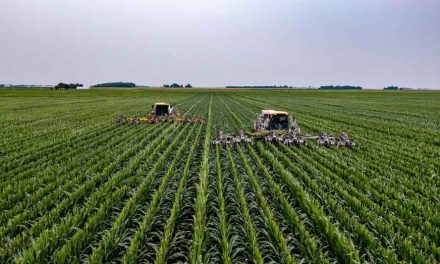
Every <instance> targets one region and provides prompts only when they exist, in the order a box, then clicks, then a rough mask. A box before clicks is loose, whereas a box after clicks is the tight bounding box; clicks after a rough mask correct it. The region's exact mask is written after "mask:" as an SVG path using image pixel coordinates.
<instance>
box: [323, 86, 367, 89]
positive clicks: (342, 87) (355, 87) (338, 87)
mask: <svg viewBox="0 0 440 264" xmlns="http://www.w3.org/2000/svg"><path fill="white" fill-rule="evenodd" d="M319 89H320V90H362V87H360V86H351V85H336V86H333V85H327V86H321V87H319Z"/></svg>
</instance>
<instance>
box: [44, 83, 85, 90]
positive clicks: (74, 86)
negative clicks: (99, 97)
mask: <svg viewBox="0 0 440 264" xmlns="http://www.w3.org/2000/svg"><path fill="white" fill-rule="evenodd" d="M83 86H84V85H82V84H80V83H69V84H67V83H62V82H61V83H59V84H57V85H56V86H54V87H53V89H55V90H70V89H72V90H75V89H78V87H83ZM51 90H52V88H51Z"/></svg>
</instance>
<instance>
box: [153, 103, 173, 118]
mask: <svg viewBox="0 0 440 264" xmlns="http://www.w3.org/2000/svg"><path fill="white" fill-rule="evenodd" d="M151 108H152V109H153V111H152V112H151V115H152V116H167V115H173V114H175V112H174V108H173V106H172V105H171V104H169V103H164V102H161V103H155V104H153V105H152V106H151ZM176 114H177V115H180V114H179V113H176Z"/></svg>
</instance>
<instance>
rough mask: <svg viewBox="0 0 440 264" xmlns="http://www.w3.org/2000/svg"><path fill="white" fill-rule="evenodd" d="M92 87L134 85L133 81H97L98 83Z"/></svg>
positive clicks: (124, 86) (128, 86) (129, 86)
mask: <svg viewBox="0 0 440 264" xmlns="http://www.w3.org/2000/svg"><path fill="white" fill-rule="evenodd" d="M92 87H97V88H99V87H109V88H111V87H113V88H118V87H119V88H134V87H136V84H135V83H132V82H109V83H99V84H95V85H93V86H92Z"/></svg>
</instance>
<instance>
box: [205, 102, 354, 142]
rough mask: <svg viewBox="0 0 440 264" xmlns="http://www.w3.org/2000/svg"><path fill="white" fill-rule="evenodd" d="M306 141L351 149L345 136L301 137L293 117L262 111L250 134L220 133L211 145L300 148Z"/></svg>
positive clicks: (276, 112)
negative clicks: (256, 143)
mask: <svg viewBox="0 0 440 264" xmlns="http://www.w3.org/2000/svg"><path fill="white" fill-rule="evenodd" d="M307 139H316V144H317V145H318V146H326V147H330V146H336V147H337V148H339V147H350V148H351V147H352V146H354V142H352V141H351V140H350V139H349V137H348V136H347V134H345V133H341V135H340V136H339V137H331V136H329V135H327V134H326V133H321V134H320V135H319V136H316V135H306V136H302V135H301V129H300V127H299V126H298V124H297V123H296V119H295V117H293V116H292V115H290V114H289V113H288V112H285V111H276V110H262V111H261V113H260V114H258V115H257V117H256V119H255V121H254V124H253V127H252V132H249V133H244V132H243V131H242V130H241V131H240V132H238V133H237V134H235V135H232V136H231V135H226V134H224V133H223V132H222V131H219V134H218V136H217V138H216V139H214V140H213V141H212V144H216V145H217V144H219V145H228V144H236V143H246V142H248V143H252V142H253V141H264V142H274V143H275V142H277V143H281V144H284V145H287V146H289V145H295V146H297V147H300V146H302V145H307Z"/></svg>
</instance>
